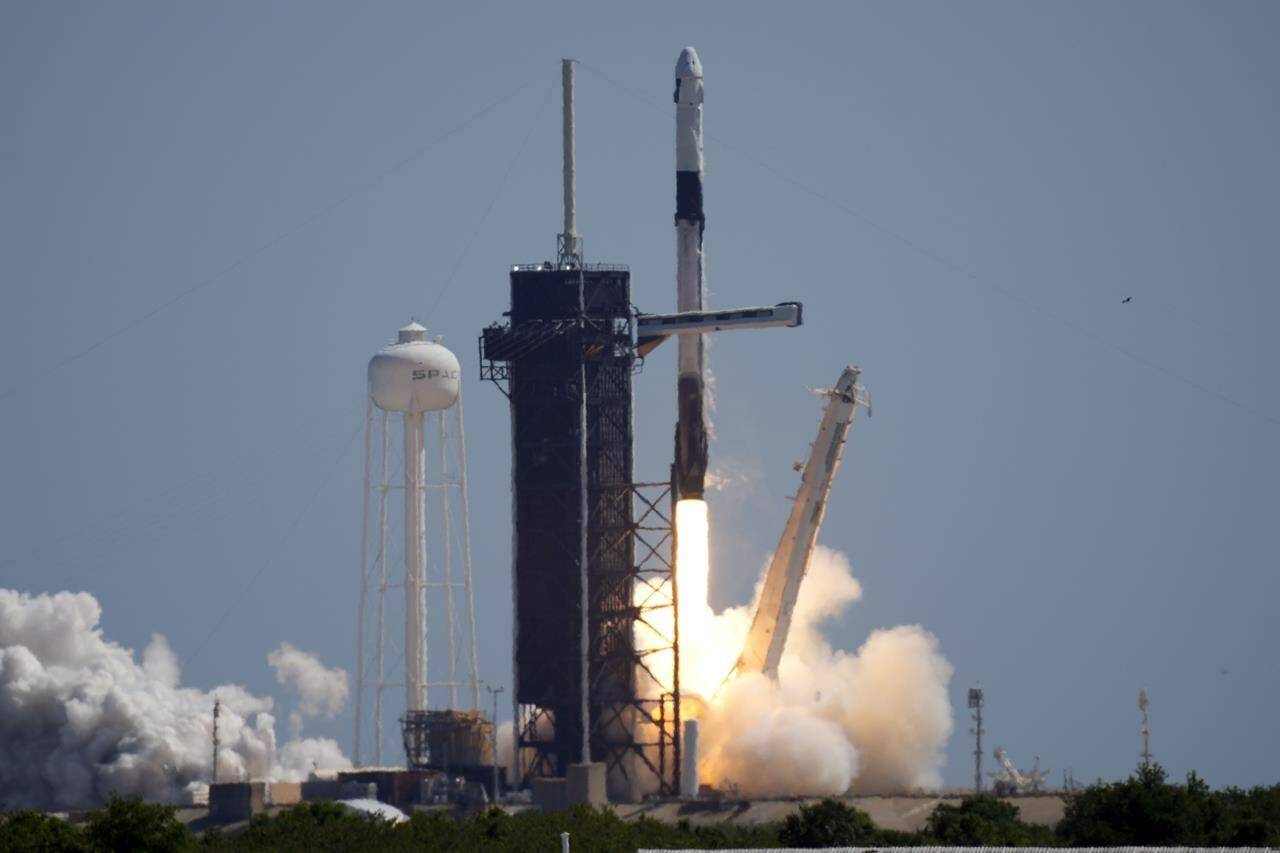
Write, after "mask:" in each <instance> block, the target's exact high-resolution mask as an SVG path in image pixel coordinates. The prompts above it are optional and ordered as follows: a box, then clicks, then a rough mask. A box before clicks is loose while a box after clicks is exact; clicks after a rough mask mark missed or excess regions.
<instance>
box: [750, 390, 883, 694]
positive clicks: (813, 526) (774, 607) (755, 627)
mask: <svg viewBox="0 0 1280 853" xmlns="http://www.w3.org/2000/svg"><path fill="white" fill-rule="evenodd" d="M858 374H859V370H858V368H856V367H846V368H845V369H844V372H843V373H841V374H840V379H839V381H838V382H836V384H835V387H834V388H831V389H828V390H827V391H825V392H824V394H825V395H826V396H827V405H826V408H825V409H824V410H823V413H822V422H821V424H820V425H819V427H818V437H817V439H815V440H814V442H813V445H812V447H811V448H810V451H809V461H808V462H807V463H806V464H805V466H804V473H803V474H802V475H801V477H800V489H799V491H798V492H796V496H795V502H794V503H793V504H792V506H791V515H790V516H789V517H788V518H787V526H786V527H785V528H783V531H782V538H781V540H780V541H779V542H778V550H777V551H775V552H774V555H773V560H772V561H771V562H770V563H769V571H768V573H767V574H766V575H765V581H764V591H763V592H762V593H761V595H760V603H759V605H758V606H757V607H756V612H755V616H754V617H753V618H752V620H751V629H750V631H748V633H747V641H746V643H745V644H744V646H743V649H742V656H741V657H739V658H738V663H737V665H736V666H735V667H734V669H735V671H737V672H762V673H764V674H765V675H767V676H769V677H770V678H777V676H778V664H779V663H780V662H781V660H782V651H783V649H784V648H785V647H786V644H787V632H788V631H789V630H790V628H791V617H792V615H793V614H794V612H795V608H796V599H797V598H798V597H799V595H800V581H801V580H803V579H804V575H805V572H806V571H807V570H808V567H809V557H810V555H812V554H813V546H814V543H815V542H816V541H817V539H818V529H819V528H820V527H821V526H822V516H823V513H824V512H825V510H826V506H827V496H828V495H829V494H830V493H831V483H832V481H833V480H834V479H835V476H836V469H837V468H839V467H840V454H841V453H842V452H843V450H844V443H845V438H846V436H847V435H848V434H849V428H850V426H851V425H852V424H853V416H854V413H855V412H856V410H857V406H858V404H859V403H864V402H865V401H864V400H863V399H861V398H859V396H858V392H859V391H860V390H861V388H860V386H859V385H858Z"/></svg>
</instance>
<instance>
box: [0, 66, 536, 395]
mask: <svg viewBox="0 0 1280 853" xmlns="http://www.w3.org/2000/svg"><path fill="white" fill-rule="evenodd" d="M532 85H533V80H532V78H531V79H529V80H526V81H525V82H524V83H523V84H521V85H520V86H519V87H517V88H516V89H514V90H512V91H511V92H508V93H507V94H505V95H503V96H502V97H500V98H497V99H496V100H494V101H491V102H490V103H489V104H488V105H487V106H485V107H483V108H481V109H480V110H477V111H476V112H474V113H472V114H471V115H470V116H468V117H467V118H466V119H464V120H463V121H462V122H460V123H459V124H456V125H454V126H453V127H451V128H449V129H448V130H446V131H444V132H443V133H441V134H439V135H438V136H436V137H434V138H433V139H431V140H430V141H428V142H427V143H426V144H424V145H422V146H420V147H419V148H418V149H417V150H415V151H414V152H413V153H411V154H409V155H408V156H406V157H403V158H401V159H400V160H398V161H396V162H395V163H392V164H391V165H390V166H388V167H387V168H385V169H383V170H382V171H381V172H379V173H378V174H377V175H376V176H374V177H373V178H371V179H370V180H368V181H365V182H364V183H362V184H360V185H358V186H357V187H355V188H354V189H352V190H350V191H348V192H346V193H344V194H343V195H341V196H339V197H338V198H336V199H335V200H333V201H330V202H328V203H327V204H323V205H321V206H320V207H318V208H316V209H315V210H313V211H312V212H311V213H309V214H307V215H305V216H303V217H302V218H301V219H299V220H297V221H296V222H294V223H293V224H292V225H290V226H288V227H286V228H284V229H283V230H281V231H278V232H277V233H276V234H275V236H273V237H271V238H270V239H268V240H267V241H265V242H263V243H261V244H259V245H258V246H257V247H255V248H253V249H250V250H249V251H248V252H245V253H244V254H242V255H240V256H239V257H237V258H236V259H235V260H233V261H231V262H230V263H229V264H227V265H226V266H223V267H221V268H220V269H218V270H217V271H216V272H214V273H213V274H212V275H209V276H206V277H205V278H202V279H200V280H199V281H196V282H195V283H193V284H191V285H189V286H187V287H186V288H184V289H182V290H180V291H178V292H177V293H175V294H174V295H173V296H170V297H169V298H168V299H166V300H164V301H162V302H160V303H159V304H158V305H155V306H154V307H152V308H150V309H148V310H146V311H143V312H142V313H141V314H137V315H135V316H134V317H133V318H132V319H131V320H128V321H126V322H125V323H123V324H121V325H120V326H117V327H116V328H115V329H113V330H112V331H110V332H108V333H107V334H106V335H103V336H102V337H100V338H98V339H97V340H95V341H94V342H93V343H91V344H89V345H88V346H86V347H84V348H83V349H80V350H76V351H75V352H73V353H71V354H70V355H68V356H66V357H65V358H63V359H61V360H60V361H56V362H54V363H53V364H52V365H50V366H49V367H47V368H45V369H44V370H38V371H32V372H31V373H30V374H29V375H28V376H27V377H26V378H25V379H23V380H21V381H19V382H17V383H16V384H14V385H11V386H10V387H9V388H7V389H5V390H4V391H3V392H0V402H3V401H5V400H7V399H9V398H10V397H12V396H13V395H15V394H17V393H18V392H19V391H23V390H25V389H27V388H29V387H31V386H32V385H34V384H36V383H38V382H40V380H42V379H45V378H46V377H48V376H51V375H52V374H54V373H56V372H57V371H59V370H61V369H62V368H64V367H67V366H68V365H71V364H75V363H76V362H77V361H79V360H80V359H82V358H84V357H85V356H87V355H89V354H90V353H93V352H94V351H96V350H98V349H99V348H101V347H102V346H104V345H106V344H108V343H110V342H111V341H113V340H115V339H116V338H119V337H121V336H123V335H126V334H128V333H129V332H132V331H133V330H134V329H136V328H138V327H139V326H141V325H142V324H144V323H146V322H147V321H148V320H150V319H152V318H153V317H155V316H157V315H159V314H161V313H163V312H164V311H166V310H167V309H169V308H172V307H173V306H174V305H177V304H178V303H180V302H182V301H183V300H185V299H187V298H189V297H191V296H193V295H194V294H196V293H199V292H200V291H202V290H204V289H206V288H208V287H209V286H211V285H213V284H215V283H217V282H219V281H221V280H222V279H224V278H226V277H227V276H228V275H229V274H231V273H233V272H235V271H236V270H238V269H240V268H241V267H243V266H245V265H246V264H248V263H249V262H250V261H252V260H254V259H256V258H258V257H259V256H260V255H262V254H264V253H265V252H267V251H268V250H270V249H272V248H274V247H275V246H278V245H279V244H280V243H283V242H284V241H285V240H287V239H289V238H290V237H292V236H293V235H294V234H297V233H298V232H299V231H301V230H303V229H304V228H306V227H307V226H308V225H311V224H312V223H313V222H315V221H317V220H319V219H321V218H323V217H325V216H327V215H328V214H330V213H332V212H333V211H335V210H337V209H338V208H340V207H342V206H343V205H344V204H346V203H347V202H349V201H351V200H352V199H353V198H355V197H356V196H359V195H363V194H364V193H366V192H368V191H369V190H371V189H373V188H375V187H377V186H378V185H379V184H381V183H382V182H383V181H384V180H386V179H387V178H388V177H389V176H390V175H392V174H394V173H395V172H398V171H399V170H401V169H403V168H404V167H405V166H407V165H409V164H410V163H413V162H414V161H416V160H418V159H420V158H421V157H422V156H423V155H424V154H426V153H427V152H428V151H430V150H431V149H433V148H435V147H436V146H438V145H440V144H442V143H444V142H445V141H447V140H448V139H450V138H451V137H454V136H456V135H458V134H459V133H461V132H462V131H464V130H466V129H467V128H468V127H470V126H471V125H473V124H475V123H476V122H477V121H479V120H480V119H482V118H484V117H485V116H487V115H488V114H489V113H491V112H493V111H494V110H496V109H498V108H499V107H501V106H503V105H504V104H506V103H508V102H510V101H512V100H514V99H515V98H516V96H518V95H520V94H521V93H523V92H524V91H525V90H527V89H528V88H529V87H530V86H532Z"/></svg>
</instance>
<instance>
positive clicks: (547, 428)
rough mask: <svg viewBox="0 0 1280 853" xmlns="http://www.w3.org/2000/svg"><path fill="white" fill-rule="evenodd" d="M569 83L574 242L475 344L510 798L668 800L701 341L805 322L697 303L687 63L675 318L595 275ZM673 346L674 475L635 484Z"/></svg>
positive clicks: (515, 277)
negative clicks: (490, 453) (574, 773)
mask: <svg viewBox="0 0 1280 853" xmlns="http://www.w3.org/2000/svg"><path fill="white" fill-rule="evenodd" d="M561 69H562V81H563V92H564V134H563V144H564V149H563V151H564V170H563V186H564V229H563V231H562V233H560V235H559V236H558V242H557V253H556V260H555V261H554V262H552V261H547V262H544V263H541V264H530V265H516V266H513V267H512V268H511V273H510V294H511V303H510V304H511V308H510V310H509V311H507V312H506V314H505V316H506V318H507V319H506V321H505V322H503V323H497V324H494V325H491V326H489V327H488V328H486V329H484V330H483V331H482V333H481V335H480V341H479V347H480V378H481V379H482V380H489V381H492V382H494V383H495V384H496V385H497V386H498V387H499V388H500V389H501V390H502V391H503V393H504V394H506V396H507V398H508V400H509V402H510V406H511V433H512V498H513V501H512V503H513V519H512V521H513V528H514V536H513V542H512V547H513V561H512V563H513V566H512V587H513V597H514V610H515V630H514V645H515V648H514V650H513V653H514V673H513V678H514V691H513V697H512V698H513V703H514V720H515V736H514V751H515V756H514V759H515V760H514V767H515V774H514V779H513V783H514V784H515V785H517V786H519V787H524V786H525V784H526V783H527V782H528V781H530V780H531V779H533V778H537V777H566V776H567V775H568V771H569V768H570V766H571V765H575V764H589V763H600V764H604V765H605V772H606V780H607V788H608V795H609V797H610V799H614V800H632V801H634V800H637V799H639V798H640V797H641V796H643V795H645V794H657V795H659V796H675V795H677V794H679V792H680V790H681V775H682V760H683V749H682V742H681V741H682V733H683V730H682V719H681V709H680V681H679V672H680V638H679V628H678V626H679V623H680V619H679V590H678V586H677V580H676V565H675V562H676V561H675V555H676V536H677V531H676V525H675V506H676V502H677V500H678V499H689V498H692V499H700V498H701V497H702V491H703V479H704V475H705V468H706V453H705V449H706V422H705V415H704V405H703V404H704V402H705V401H704V400H703V396H704V394H705V391H704V386H705V379H706V365H705V359H704V358H703V357H702V353H703V338H702V336H703V335H704V334H705V333H707V332H713V331H719V330H722V329H747V328H750V329H760V328H778V327H794V326H798V325H800V323H801V306H800V304H799V303H796V302H785V303H780V304H778V305H775V306H763V307H752V308H737V309H732V310H728V311H709V310H707V309H706V307H705V306H704V304H703V294H704V292H705V282H704V277H703V273H702V231H703V227H704V225H705V217H704V216H703V215H702V190H701V174H702V132H701V127H702V125H701V104H702V85H701V73H702V72H701V64H700V63H699V62H698V58H697V54H696V52H695V51H694V50H693V49H692V48H685V50H684V51H683V52H682V53H681V55H680V59H679V60H678V61H677V66H676V74H677V84H676V97H675V100H676V105H677V112H678V120H677V145H676V148H677V157H676V160H677V163H676V218H675V225H676V229H677V257H678V263H677V288H676V290H677V300H676V302H677V309H678V310H677V313H675V314H661V315H655V314H641V313H639V312H638V311H637V310H636V309H635V307H634V306H633V304H632V300H631V273H630V271H629V270H628V268H627V267H625V266H619V265H608V264H587V263H585V262H584V256H583V249H582V245H583V244H582V237H581V235H580V234H579V233H578V231H577V223H576V201H575V189H576V188H575V182H576V167H575V151H574V101H573V83H574V64H573V62H572V60H564V61H563V62H562V64H561ZM673 336H674V337H677V338H678V340H679V342H680V345H679V348H680V352H679V358H678V361H679V363H680V375H679V379H678V395H677V396H678V400H679V406H678V408H679V421H678V423H677V428H676V453H675V460H674V464H673V465H672V466H671V470H670V479H669V480H667V481H665V482H637V481H636V480H635V477H634V456H633V447H634V439H635V436H634V426H633V405H634V403H633V389H632V377H633V376H634V375H635V373H636V372H637V369H638V367H639V366H640V364H641V363H642V362H643V359H644V357H645V356H646V355H647V354H648V353H649V352H650V351H651V350H652V349H653V348H654V347H656V346H657V345H658V344H660V343H661V342H662V341H663V340H665V339H666V338H668V337H673ZM638 626H643V628H644V635H645V638H644V641H643V644H642V645H641V644H640V643H638V642H637V627H638ZM658 660H661V661H662V662H663V663H662V665H661V667H656V665H655V662H656V661H658ZM655 668H659V669H661V670H662V671H661V672H655ZM690 760H691V761H693V760H694V759H692V758H690Z"/></svg>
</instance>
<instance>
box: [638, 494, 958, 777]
mask: <svg viewBox="0 0 1280 853" xmlns="http://www.w3.org/2000/svg"><path fill="white" fill-rule="evenodd" d="M675 515H676V517H675V524H676V537H677V539H676V543H677V544H676V558H675V559H676V582H677V584H678V589H679V598H680V614H679V619H680V622H679V627H680V701H681V704H680V714H681V716H682V717H683V718H685V719H691V718H694V719H698V720H699V721H700V722H701V723H702V734H701V746H700V749H699V761H698V768H699V773H700V774H701V777H702V781H703V782H705V783H709V784H712V785H721V786H730V787H733V788H735V789H737V790H738V791H739V792H740V793H742V794H744V795H747V796H765V795H769V796H774V795H788V796H830V795H836V794H842V793H845V792H846V791H848V790H849V789H850V787H851V786H852V787H853V789H854V790H857V791H861V792H863V793H887V792H898V791H906V790H912V789H914V788H920V787H923V788H932V787H936V786H938V785H939V784H940V783H941V776H940V773H939V770H940V768H941V765H942V749H943V747H944V746H945V745H946V741H947V738H948V736H949V735H950V732H951V707H950V702H949V700H948V694H947V682H948V681H949V679H950V677H951V666H950V664H948V663H947V661H946V659H945V658H943V657H942V655H941V653H940V652H939V650H938V647H937V640H936V639H935V638H934V637H933V636H932V635H930V634H929V633H928V632H927V631H925V630H923V629H922V628H920V627H919V626H917V625H909V626H899V627H897V628H892V629H889V630H876V631H874V632H872V634H871V636H870V637H869V638H868V639H867V641H866V643H864V644H863V646H862V647H861V648H860V649H858V651H857V652H856V653H849V652H846V651H842V650H839V649H833V648H832V647H831V646H830V645H829V644H828V643H827V641H826V640H825V638H824V637H823V636H822V633H821V631H820V626H821V625H822V623H824V622H826V621H828V620H830V619H833V618H835V617H837V616H839V615H840V614H841V613H842V612H843V611H844V610H845V609H846V608H847V607H848V606H849V605H850V604H852V603H853V602H855V601H857V600H858V599H859V598H860V596H861V587H860V586H859V585H858V582H857V580H856V579H855V578H854V577H853V574H852V570H851V569H850V567H849V563H848V560H847V559H846V558H845V557H844V556H843V555H842V554H839V553H837V552H834V551H829V550H828V549H825V548H823V547H822V546H818V548H817V550H816V551H815V552H814V554H813V558H812V559H811V561H810V565H809V567H808V568H809V570H808V572H807V573H806V577H805V583H804V584H803V586H802V588H801V592H800V596H799V600H798V601H797V603H796V610H795V614H794V619H793V622H792V625H791V630H790V632H789V638H788V642H787V649H786V652H785V654H784V655H783V659H782V667H781V670H780V673H779V678H778V680H776V681H775V680H772V679H769V678H767V677H765V676H764V675H761V674H759V673H745V674H740V675H738V676H737V677H736V678H735V679H734V680H732V681H729V682H726V681H725V679H726V676H727V675H728V674H729V672H730V670H731V669H732V668H733V665H734V663H735V662H736V661H737V658H738V655H739V654H740V653H741V651H742V647H743V643H744V642H745V640H746V637H747V632H748V629H749V627H750V623H751V617H752V615H753V613H754V607H755V605H754V604H752V605H742V606H737V607H729V608H726V609H725V610H723V611H721V612H719V613H716V612H714V611H712V609H711V605H710V602H709V601H708V593H709V589H710V553H709V551H710V549H709V547H708V527H709V520H708V515H707V505H706V503H705V502H704V501H700V500H684V501H680V502H679V503H677V504H676V513H675ZM671 593H672V589H671V584H670V582H669V581H668V582H667V583H655V584H653V585H649V584H648V583H642V584H640V585H638V587H637V590H636V605H637V606H638V607H640V608H642V609H644V610H645V616H644V619H643V620H642V621H639V622H637V623H636V643H637V647H638V648H639V649H641V650H642V651H644V652H645V657H644V658H643V660H644V662H645V663H644V666H643V672H642V673H641V674H640V676H639V677H640V678H642V679H650V680H651V681H656V682H657V683H658V686H659V687H660V688H661V690H662V692H664V693H667V692H670V691H671V690H672V688H673V686H674V685H673V682H674V677H673V676H674V660H673V655H672V652H671V641H672V638H673V634H674V629H675V627H676V625H675V620H674V618H673V614H672V608H671V607H670V603H671V598H672V594H671ZM758 594H759V587H757V595H758ZM649 734H652V733H649Z"/></svg>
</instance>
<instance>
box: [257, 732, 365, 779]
mask: <svg viewBox="0 0 1280 853" xmlns="http://www.w3.org/2000/svg"><path fill="white" fill-rule="evenodd" d="M276 766H277V775H279V776H280V777H281V778H287V779H305V778H307V776H309V775H310V774H311V771H313V770H350V769H351V759H349V758H347V757H346V756H345V755H343V754H342V750H341V748H339V747H338V744H337V743H336V742H335V741H334V740H333V739H331V738H327V737H325V738H313V737H309V738H296V739H294V740H291V741H289V742H288V743H286V744H285V745H284V746H282V747H280V757H279V760H278V762H277V765H276Z"/></svg>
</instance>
